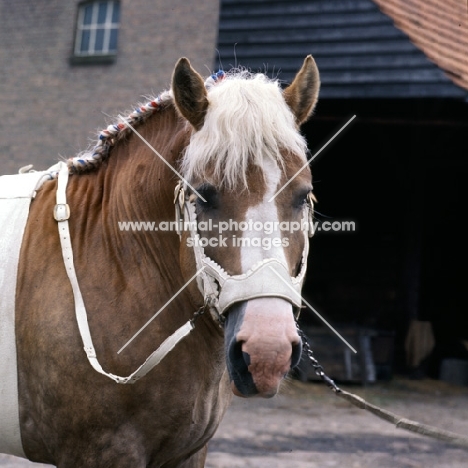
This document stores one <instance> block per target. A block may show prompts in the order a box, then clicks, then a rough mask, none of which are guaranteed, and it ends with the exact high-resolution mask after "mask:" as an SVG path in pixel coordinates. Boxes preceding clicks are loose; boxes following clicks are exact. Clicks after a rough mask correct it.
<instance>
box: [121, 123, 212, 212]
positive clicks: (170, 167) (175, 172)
mask: <svg viewBox="0 0 468 468" xmlns="http://www.w3.org/2000/svg"><path fill="white" fill-rule="evenodd" d="M119 119H120V120H121V121H122V122H123V123H124V124H125V125H126V126H127V127H128V128H129V129H130V130H131V131H132V132H133V133H135V135H136V136H137V137H138V138H140V140H142V141H143V142H144V143H145V144H146V146H147V147H148V148H149V149H151V150H152V151H153V152H154V154H156V155H157V156H159V159H161V161H162V162H163V163H164V164H165V165H166V166H167V167H169V169H171V171H172V172H173V173H174V174H175V175H176V176H177V177H179V178H180V179H182V180H183V181H184V182H185V183H186V184H187V185H188V186H189V187H190V188H191V189H192V190H193V191H194V193H196V194H197V196H198V197H200V198H201V199H202V200H203V201H204V202H205V203H206V200H205V199H204V198H203V197H202V196H201V195H200V194H199V193H198V192H197V191H196V190H195V189H194V188H193V187H192V186H191V185H190V184H189V183H188V182H187V180H186V179H185V178H184V176H183V175H182V174H180V173H179V172H178V171H177V170H176V169H174V167H172V165H171V164H169V163H168V162H167V161H166V160H165V159H164V158H163V157H162V156H161V155H160V154H159V152H158V151H157V150H156V149H155V148H154V147H153V146H152V145H151V144H150V142H149V141H148V140H146V139H145V138H144V137H143V136H142V135H141V134H140V133H139V132H137V131H136V130H135V129H134V128H133V127H132V126H131V125H130V124H129V123H128V121H127V120H125V119H124V118H123V117H122V116H121V115H119Z"/></svg>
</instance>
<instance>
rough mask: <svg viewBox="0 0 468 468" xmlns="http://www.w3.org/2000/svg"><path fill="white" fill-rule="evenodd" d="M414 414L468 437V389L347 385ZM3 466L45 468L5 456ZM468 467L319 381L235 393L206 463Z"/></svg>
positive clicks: (460, 454) (460, 456)
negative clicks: (264, 396)
mask: <svg viewBox="0 0 468 468" xmlns="http://www.w3.org/2000/svg"><path fill="white" fill-rule="evenodd" d="M343 387H344V388H345V389H346V390H348V391H351V392H354V393H357V394H359V395H361V396H362V397H364V398H366V399H368V400H369V401H370V402H372V403H375V404H378V405H381V406H383V407H385V408H386V409H388V410H390V411H393V412H395V413H398V414H400V415H402V416H405V417H407V418H410V419H414V420H417V421H420V422H423V423H426V424H430V425H433V426H437V427H440V428H443V429H446V430H450V431H454V432H458V433H460V434H464V435H465V436H467V437H468V387H455V386H450V385H448V384H444V383H443V382H439V381H433V380H425V381H408V380H401V379H394V380H393V381H392V382H390V383H387V384H377V385H375V386H372V387H369V388H362V387H360V386H355V387H349V386H343ZM0 467H2V468H3V467H4V468H34V467H35V468H41V467H44V465H39V464H33V463H29V462H26V461H23V460H20V459H17V458H12V457H7V456H2V455H0ZM250 467H252V468H283V467H284V468H286V467H287V468H306V467H307V468H326V467H346V468H466V467H468V450H464V449H461V448H457V447H455V446H451V445H448V444H445V443H441V442H438V441H435V440H433V439H429V438H424V437H421V436H418V435H413V434H411V433H408V432H406V431H404V430H402V429H396V428H394V427H393V426H392V425H390V424H389V423H387V422H385V421H381V420H379V419H378V418H376V417H375V416H373V415H371V414H369V413H367V412H365V411H363V410H360V409H358V408H355V407H353V406H351V405H350V404H348V403H346V402H345V401H343V400H341V399H339V398H338V397H336V396H334V395H333V394H332V393H331V392H330V391H329V390H328V389H327V388H325V386H323V385H322V384H320V383H308V384H304V383H301V382H298V381H291V382H287V383H286V385H285V387H284V389H283V391H282V394H281V395H279V396H278V397H276V398H274V399H271V400H260V399H253V400H242V399H238V398H236V399H235V400H234V402H233V405H232V406H231V408H230V409H229V411H228V413H227V415H226V417H225V419H224V421H223V423H222V424H221V426H220V428H219V430H218V432H217V434H216V436H215V437H214V439H213V440H212V441H211V443H210V446H209V455H208V460H207V464H206V468H250Z"/></svg>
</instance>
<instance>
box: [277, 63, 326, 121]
mask: <svg viewBox="0 0 468 468" xmlns="http://www.w3.org/2000/svg"><path fill="white" fill-rule="evenodd" d="M319 89H320V75H319V71H318V68H317V65H316V64H315V60H314V59H313V58H312V55H308V56H307V57H306V58H305V60H304V63H303V65H302V68H301V69H300V70H299V72H298V73H297V75H296V76H295V78H294V80H293V82H292V83H291V85H290V86H288V87H287V88H286V89H285V90H284V92H283V96H284V100H285V101H286V103H287V104H288V106H289V107H290V108H291V110H292V112H293V114H294V115H295V116H296V120H297V123H298V124H299V125H300V124H302V123H304V122H305V121H306V120H307V119H308V118H309V117H310V115H311V114H312V111H313V110H314V107H315V105H316V104H317V98H318V93H319Z"/></svg>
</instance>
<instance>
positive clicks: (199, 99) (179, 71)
mask: <svg viewBox="0 0 468 468" xmlns="http://www.w3.org/2000/svg"><path fill="white" fill-rule="evenodd" d="M172 92H173V93H174V100H175V104H176V107H177V109H178V110H179V112H180V113H181V114H182V115H183V116H184V117H185V118H186V119H187V120H188V121H189V122H190V123H191V124H192V125H193V127H194V128H195V129H196V130H200V128H202V127H203V122H204V121H205V115H206V110H207V109H208V98H207V93H206V89H205V83H204V82H203V78H202V77H201V76H200V75H199V74H198V73H197V72H196V71H195V70H194V69H193V68H192V66H191V65H190V62H189V61H188V59H186V58H185V57H182V58H181V59H179V61H178V62H177V64H176V66H175V68H174V73H173V75H172Z"/></svg>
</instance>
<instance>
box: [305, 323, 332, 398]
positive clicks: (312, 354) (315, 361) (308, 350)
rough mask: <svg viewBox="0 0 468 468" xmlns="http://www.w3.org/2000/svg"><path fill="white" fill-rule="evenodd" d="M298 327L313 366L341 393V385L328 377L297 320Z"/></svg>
mask: <svg viewBox="0 0 468 468" xmlns="http://www.w3.org/2000/svg"><path fill="white" fill-rule="evenodd" d="M296 328H297V332H298V333H299V336H300V337H301V340H302V346H303V349H304V350H305V352H306V354H307V357H308V358H309V360H310V363H311V365H312V367H313V368H314V371H315V373H316V374H317V375H318V376H319V377H320V378H321V379H322V380H323V381H324V382H325V383H326V384H327V386H328V387H329V388H331V389H332V390H333V391H334V392H335V393H341V389H340V387H338V385H336V383H335V382H334V381H333V380H332V379H331V378H330V377H328V375H327V374H325V371H324V370H323V367H322V366H321V364H320V363H319V362H318V361H317V359H315V357H314V353H313V351H312V349H311V347H310V345H309V342H308V341H307V338H306V336H305V334H304V332H303V331H302V330H301V329H300V327H299V324H298V323H297V322H296Z"/></svg>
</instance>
